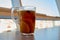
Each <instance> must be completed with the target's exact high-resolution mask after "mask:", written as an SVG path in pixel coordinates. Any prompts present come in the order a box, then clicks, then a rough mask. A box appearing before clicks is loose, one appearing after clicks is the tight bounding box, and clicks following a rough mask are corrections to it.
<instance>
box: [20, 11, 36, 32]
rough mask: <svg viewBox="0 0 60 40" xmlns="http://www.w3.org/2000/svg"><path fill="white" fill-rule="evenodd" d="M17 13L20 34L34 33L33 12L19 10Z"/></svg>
mask: <svg viewBox="0 0 60 40" xmlns="http://www.w3.org/2000/svg"><path fill="white" fill-rule="evenodd" d="M19 13H20V32H21V33H34V29H35V11H32V10H21V11H20V12H19Z"/></svg>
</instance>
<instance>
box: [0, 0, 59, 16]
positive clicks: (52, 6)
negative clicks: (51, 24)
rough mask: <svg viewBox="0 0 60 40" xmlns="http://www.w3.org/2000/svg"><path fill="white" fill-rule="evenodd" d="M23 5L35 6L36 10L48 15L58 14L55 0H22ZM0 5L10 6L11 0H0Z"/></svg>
mask: <svg viewBox="0 0 60 40" xmlns="http://www.w3.org/2000/svg"><path fill="white" fill-rule="evenodd" d="M22 4H23V6H35V7H36V12H37V13H41V14H46V15H49V16H59V12H58V9H57V5H56V2H55V0H22ZM0 7H7V8H11V7H12V2H11V0H0Z"/></svg>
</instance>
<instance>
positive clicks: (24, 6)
mask: <svg viewBox="0 0 60 40" xmlns="http://www.w3.org/2000/svg"><path fill="white" fill-rule="evenodd" d="M25 7H30V8H35V9H36V7H35V6H20V7H11V9H12V8H25Z"/></svg>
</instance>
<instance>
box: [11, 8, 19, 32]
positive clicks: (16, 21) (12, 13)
mask: <svg viewBox="0 0 60 40" xmlns="http://www.w3.org/2000/svg"><path fill="white" fill-rule="evenodd" d="M14 10H15V9H14V8H12V10H11V18H12V20H13V21H14V22H15V24H16V27H17V29H16V31H19V21H18V20H19V19H18V17H17V16H15V15H14V14H15V13H14ZM17 15H18V13H17Z"/></svg>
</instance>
